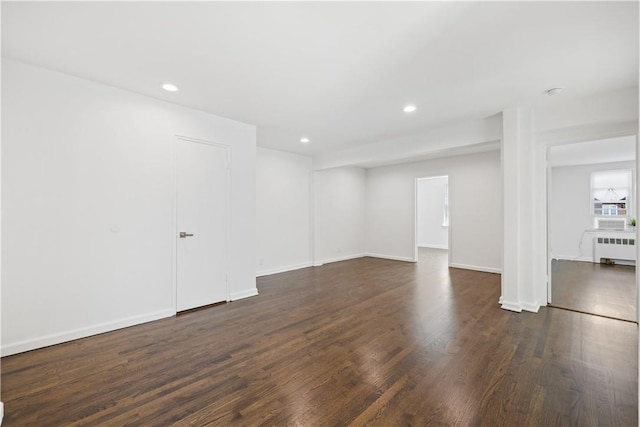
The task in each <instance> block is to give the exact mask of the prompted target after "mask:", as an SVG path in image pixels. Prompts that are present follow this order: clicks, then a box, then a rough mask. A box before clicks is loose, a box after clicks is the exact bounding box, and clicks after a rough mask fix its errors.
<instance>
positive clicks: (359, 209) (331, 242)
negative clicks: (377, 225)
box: [314, 167, 367, 265]
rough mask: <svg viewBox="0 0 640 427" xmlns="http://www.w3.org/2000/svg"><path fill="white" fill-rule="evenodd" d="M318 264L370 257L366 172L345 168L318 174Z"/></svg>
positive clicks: (316, 214) (316, 183)
mask: <svg viewBox="0 0 640 427" xmlns="http://www.w3.org/2000/svg"><path fill="white" fill-rule="evenodd" d="M314 180H315V218H316V220H315V223H316V228H315V263H316V265H318V264H322V263H326V262H332V261H339V260H343V259H349V258H356V257H359V256H363V255H364V254H365V253H366V250H365V249H366V248H365V236H364V233H365V218H366V211H365V209H366V204H365V197H366V186H367V181H366V171H365V170H364V169H362V168H358V167H342V168H335V169H327V170H323V171H318V172H315V176H314Z"/></svg>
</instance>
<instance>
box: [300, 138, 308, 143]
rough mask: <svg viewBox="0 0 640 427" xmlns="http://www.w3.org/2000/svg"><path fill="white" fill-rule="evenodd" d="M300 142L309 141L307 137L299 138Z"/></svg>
mask: <svg viewBox="0 0 640 427" xmlns="http://www.w3.org/2000/svg"><path fill="white" fill-rule="evenodd" d="M300 142H302V143H303V144H308V143H309V138H306V137H305V138H300Z"/></svg>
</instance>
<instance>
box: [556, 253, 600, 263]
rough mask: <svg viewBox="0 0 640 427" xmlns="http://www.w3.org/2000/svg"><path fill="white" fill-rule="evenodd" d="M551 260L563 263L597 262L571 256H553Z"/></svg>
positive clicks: (588, 258)
mask: <svg viewBox="0 0 640 427" xmlns="http://www.w3.org/2000/svg"><path fill="white" fill-rule="evenodd" d="M549 259H551V260H554V259H557V260H562V261H580V262H595V260H594V259H593V258H591V257H586V256H578V257H576V256H571V255H555V254H553V255H551V256H550V257H549Z"/></svg>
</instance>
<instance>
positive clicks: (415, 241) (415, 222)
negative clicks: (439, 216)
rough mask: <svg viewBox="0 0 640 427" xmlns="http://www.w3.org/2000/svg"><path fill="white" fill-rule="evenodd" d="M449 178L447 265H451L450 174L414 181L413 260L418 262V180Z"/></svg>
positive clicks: (423, 177)
mask: <svg viewBox="0 0 640 427" xmlns="http://www.w3.org/2000/svg"><path fill="white" fill-rule="evenodd" d="M435 178H447V193H448V199H447V200H448V207H449V210H448V212H449V215H448V216H449V225H448V226H447V266H451V246H452V245H451V197H450V196H451V191H449V190H450V187H449V174H444V175H431V176H420V177H416V178H415V179H414V181H413V262H418V182H419V181H420V180H423V179H435Z"/></svg>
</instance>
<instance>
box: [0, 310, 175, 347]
mask: <svg viewBox="0 0 640 427" xmlns="http://www.w3.org/2000/svg"><path fill="white" fill-rule="evenodd" d="M175 314H176V311H175V310H174V309H165V310H160V311H156V312H153V313H147V314H142V315H139V316H131V317H127V318H125V319H120V320H114V321H111V322H105V323H100V324H98V325H92V326H87V327H84V328H78V329H74V330H71V331H65V332H60V333H57V334H51V335H45V336H43V337H37V338H31V339H28V340H24V341H19V342H16V343H10V344H6V345H3V346H2V350H1V352H0V353H1V354H2V356H3V357H4V356H10V355H12V354H16V353H22V352H25V351H29V350H35V349H37V348H42V347H47V346H50V345H55V344H60V343H63V342H67V341H73V340H77V339H79V338H85V337H89V336H92V335H98V334H102V333H104V332H110V331H115V330H116V329H122V328H128V327H129V326H134V325H140V324H142V323H147V322H152V321H154V320H159V319H164V318H165V317H171V316H175Z"/></svg>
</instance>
